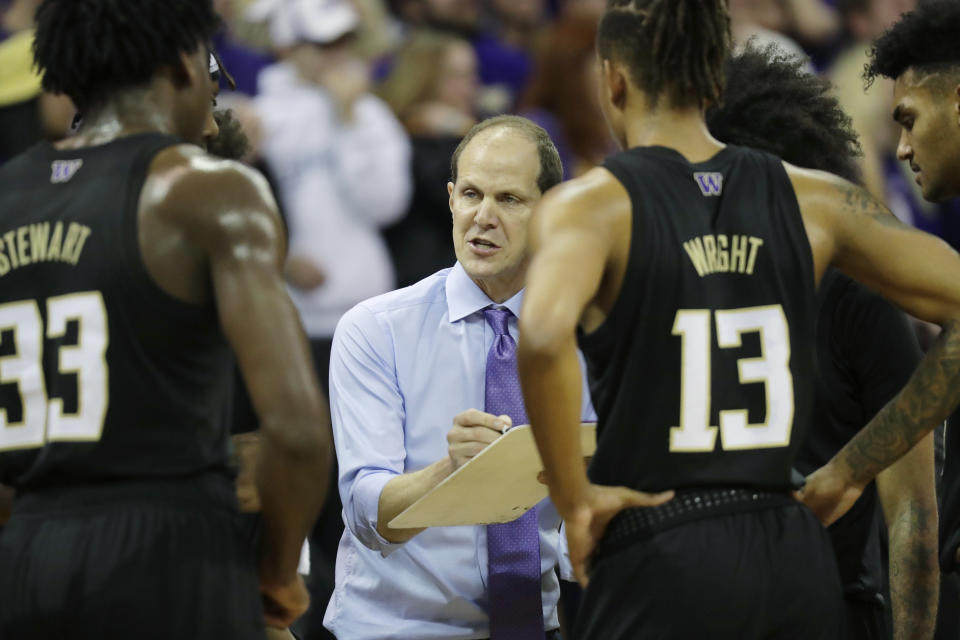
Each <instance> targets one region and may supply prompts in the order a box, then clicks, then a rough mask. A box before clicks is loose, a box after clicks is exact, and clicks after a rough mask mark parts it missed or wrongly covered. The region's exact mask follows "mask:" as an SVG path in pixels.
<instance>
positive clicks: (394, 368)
mask: <svg viewBox="0 0 960 640" xmlns="http://www.w3.org/2000/svg"><path fill="white" fill-rule="evenodd" d="M522 297H523V292H522V291H521V292H520V293H518V294H517V295H515V296H514V297H512V298H510V299H509V300H507V301H506V302H505V303H503V305H500V306H504V307H507V308H508V309H510V310H511V311H512V312H513V314H514V316H518V315H519V313H520V304H521V301H522ZM492 304H493V302H492V301H491V300H490V299H489V298H488V297H487V296H486V294H484V293H483V291H481V290H480V288H479V287H477V285H476V284H475V283H474V282H473V281H472V280H471V279H470V278H469V276H467V274H466V272H464V270H463V267H461V266H460V264H459V263H458V264H457V265H455V266H454V267H453V268H451V269H445V270H443V271H440V272H438V273H436V274H434V275H432V276H430V277H429V278H426V279H424V280H422V281H420V282H418V283H417V284H415V285H413V286H411V287H407V288H405V289H400V290H398V291H393V292H391V293H387V294H384V295H381V296H378V297H376V298H372V299H370V300H367V301H365V302H362V303H360V304H359V305H357V306H356V307H354V308H353V309H351V310H350V311H349V312H348V313H347V314H345V315H344V316H343V318H342V319H341V320H340V323H339V324H338V326H337V330H336V334H335V335H334V339H333V351H332V354H331V357H330V410H331V415H332V420H333V433H334V441H335V443H336V449H337V460H338V461H339V464H340V480H339V489H340V497H341V499H342V501H343V519H344V522H345V524H346V529H345V531H344V533H343V537H342V538H341V539H340V548H339V550H338V552H337V566H336V589H335V591H334V594H333V598H331V600H330V604H329V606H328V608H327V611H326V615H325V617H324V625H325V626H326V627H327V628H328V629H330V630H331V631H332V632H333V633H334V634H335V635H336V636H337V637H338V638H340V639H341V640H367V639H369V640H374V639H375V640H389V639H395V640H427V639H430V638H444V639H451V640H452V639H464V640H467V639H471V638H485V637H487V636H489V626H488V625H489V623H488V617H487V613H486V610H485V609H486V605H487V536H486V528H485V527H483V526H462V527H432V528H429V529H426V530H425V531H423V532H422V533H420V534H419V535H417V536H415V537H414V538H412V539H411V540H409V541H408V542H405V543H400V544H395V543H390V542H388V541H387V540H385V539H384V538H382V537H381V536H380V535H379V534H378V533H377V507H378V505H379V501H380V492H381V491H382V490H383V487H384V485H386V484H387V482H389V481H390V480H391V479H393V478H395V477H396V476H398V475H400V474H402V473H407V472H411V471H417V470H418V469H422V468H424V467H426V466H429V465H430V464H433V463H434V462H436V461H438V460H441V459H443V458H445V457H447V455H448V452H447V439H446V436H447V433H448V432H449V431H450V429H451V427H452V426H453V418H454V416H456V415H457V414H458V413H460V412H462V411H465V410H467V409H481V410H482V409H483V403H484V385H485V382H484V374H485V370H486V361H487V351H488V350H489V349H490V345H491V343H492V341H493V338H494V335H493V330H492V329H491V328H490V327H489V325H488V324H487V322H486V321H485V320H484V317H483V313H482V309H484V308H486V307H489V306H491V305H492ZM509 330H510V334H511V335H513V336H514V337H516V335H517V322H516V318H512V319H511V320H510V324H509ZM581 367H583V359H582V358H581ZM584 379H586V376H585V375H584ZM583 417H584V420H587V421H594V420H596V417H595V414H594V412H593V409H592V407H591V406H590V400H589V392H588V390H587V389H586V387H585V388H584V390H583ZM536 508H537V510H538V514H539V521H540V564H541V570H542V576H543V578H542V583H543V618H544V628H546V629H554V628H556V627H557V626H559V623H558V621H557V600H558V599H559V594H560V590H559V584H558V581H557V578H556V575H555V573H554V567H555V566H556V565H557V563H558V561H559V558H560V555H561V553H563V548H565V545H563V546H561V545H562V542H561V536H560V533H559V532H558V528H559V526H560V517H559V516H558V515H557V512H556V509H554V507H553V505H552V504H551V503H550V502H549V500H544V501H543V502H541V503H540V504H539V505H537V507H536Z"/></svg>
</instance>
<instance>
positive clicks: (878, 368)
mask: <svg viewBox="0 0 960 640" xmlns="http://www.w3.org/2000/svg"><path fill="white" fill-rule="evenodd" d="M817 305H818V310H817V320H816V366H817V375H816V382H815V385H814V389H815V393H814V402H813V419H812V421H811V426H810V431H809V433H808V434H807V437H806V439H805V440H804V442H803V445H802V446H801V447H800V450H799V451H798V454H797V460H796V467H797V469H799V470H800V471H801V472H803V473H810V472H812V471H814V470H816V469H817V468H819V467H821V466H822V465H824V464H826V463H827V462H828V461H829V460H830V459H831V458H832V457H833V456H834V455H835V454H836V453H837V452H838V451H839V450H840V449H841V448H842V447H843V446H844V445H845V444H846V443H847V442H849V441H850V439H851V438H853V436H855V435H856V434H857V432H858V431H860V429H862V428H863V427H864V426H866V424H867V422H869V421H870V419H871V418H873V416H874V415H876V413H877V412H878V411H879V410H880V409H881V408H883V407H884V405H886V404H887V402H889V401H890V399H891V398H893V396H895V395H896V394H897V392H899V391H900V389H901V388H902V387H903V385H905V384H906V383H907V381H908V380H909V379H910V376H911V375H912V374H913V371H914V370H915V369H916V367H917V364H918V363H919V362H920V358H921V357H922V353H921V351H920V345H919V344H918V343H917V339H916V335H915V333H914V330H913V327H912V326H911V325H910V322H909V321H908V320H907V318H906V316H904V314H903V313H902V312H901V311H900V310H899V309H897V308H895V307H894V306H893V305H891V304H890V303H889V302H887V301H886V300H884V299H883V298H881V297H880V296H879V295H877V294H876V293H874V292H872V291H870V290H869V289H867V288H866V287H864V286H863V285H861V284H859V283H857V282H855V281H853V280H851V279H850V278H848V277H847V276H845V275H843V274H842V273H839V272H838V271H836V270H834V269H828V270H827V272H826V273H825V274H824V276H823V279H822V280H821V281H820V290H819V292H818V294H817ZM878 345H882V348H878ZM881 526H882V513H881V511H880V505H879V498H878V494H877V489H876V485H875V484H874V483H872V482H871V483H870V484H868V485H867V486H866V488H865V489H864V491H863V495H862V496H861V497H860V499H859V500H857V502H856V503H855V504H854V505H853V507H851V508H850V510H849V511H848V512H847V513H846V514H845V515H844V516H843V517H842V518H840V519H839V520H837V521H836V522H835V523H833V524H832V525H831V526H830V527H829V529H828V531H829V533H830V538H831V539H832V541H833V548H834V550H835V551H836V556H837V564H838V566H839V568H840V577H841V579H842V580H843V585H844V589H845V591H846V593H847V595H852V594H856V595H858V596H859V597H868V598H871V599H874V600H876V599H879V598H880V597H881V596H880V595H879V594H881V593H882V592H883V589H884V585H883V580H884V575H883V549H882V548H881V542H882V540H881Z"/></svg>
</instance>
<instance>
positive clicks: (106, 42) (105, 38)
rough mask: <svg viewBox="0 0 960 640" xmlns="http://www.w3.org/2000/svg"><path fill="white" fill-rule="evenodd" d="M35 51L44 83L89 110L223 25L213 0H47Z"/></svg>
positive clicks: (39, 17)
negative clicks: (215, 10) (214, 7)
mask: <svg viewBox="0 0 960 640" xmlns="http://www.w3.org/2000/svg"><path fill="white" fill-rule="evenodd" d="M36 22H37V29H36V37H35V40H34V43H33V55H34V61H35V63H36V66H37V69H38V70H39V71H40V73H41V74H42V75H43V88H44V89H45V90H46V91H49V92H51V93H62V94H66V95H67V96H68V97H69V98H70V99H71V100H73V103H74V104H75V105H76V106H77V108H78V109H79V110H81V111H84V110H86V109H88V108H89V107H91V106H92V105H95V104H98V103H101V102H103V101H104V100H106V99H107V98H108V97H109V96H110V95H111V94H112V93H113V92H115V91H117V90H120V89H125V88H128V87H135V86H140V85H144V84H146V83H148V82H149V81H150V79H151V78H152V77H153V75H154V73H156V71H157V69H159V68H160V67H162V66H164V65H175V64H177V62H178V61H179V56H180V54H181V53H182V52H186V53H192V52H194V51H196V50H197V48H198V47H200V46H206V45H207V43H208V42H209V40H210V38H211V37H212V36H213V34H214V33H215V32H216V30H217V29H218V28H219V27H220V18H219V17H218V16H217V14H216V12H214V10H213V4H212V1H211V0H44V2H43V4H41V5H40V8H39V9H37V20H36Z"/></svg>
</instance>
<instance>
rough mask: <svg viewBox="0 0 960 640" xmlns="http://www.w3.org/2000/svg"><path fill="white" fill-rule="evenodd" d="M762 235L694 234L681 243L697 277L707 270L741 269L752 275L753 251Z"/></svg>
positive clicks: (758, 246) (734, 271)
mask: <svg viewBox="0 0 960 640" xmlns="http://www.w3.org/2000/svg"><path fill="white" fill-rule="evenodd" d="M762 246H763V239H761V238H757V237H755V236H748V235H740V234H734V235H732V236H727V235H725V234H722V233H719V234H717V235H705V236H698V237H696V238H693V239H692V240H687V241H686V242H684V243H683V248H684V249H685V250H686V251H687V255H688V256H690V261H691V262H693V268H694V269H696V270H697V275H699V276H700V277H701V278H702V277H703V276H707V275H710V274H711V273H745V274H747V275H753V266H754V264H755V263H756V261H757V251H759V249H760V247H762Z"/></svg>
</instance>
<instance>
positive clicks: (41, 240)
mask: <svg viewBox="0 0 960 640" xmlns="http://www.w3.org/2000/svg"><path fill="white" fill-rule="evenodd" d="M89 235H90V227H88V226H86V225H83V224H79V223H77V222H70V223H64V222H57V223H53V224H51V223H50V222H39V223H35V224H25V225H23V226H22V227H18V228H16V229H13V230H11V231H5V232H3V233H0V278H2V277H3V276H5V275H7V274H8V273H9V272H10V270H11V269H19V268H20V267H25V266H27V265H31V264H35V263H37V262H55V261H56V262H66V263H67V264H71V265H76V264H77V261H78V260H80V254H81V253H82V252H83V247H84V244H85V243H86V242H87V237H88V236H89Z"/></svg>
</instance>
